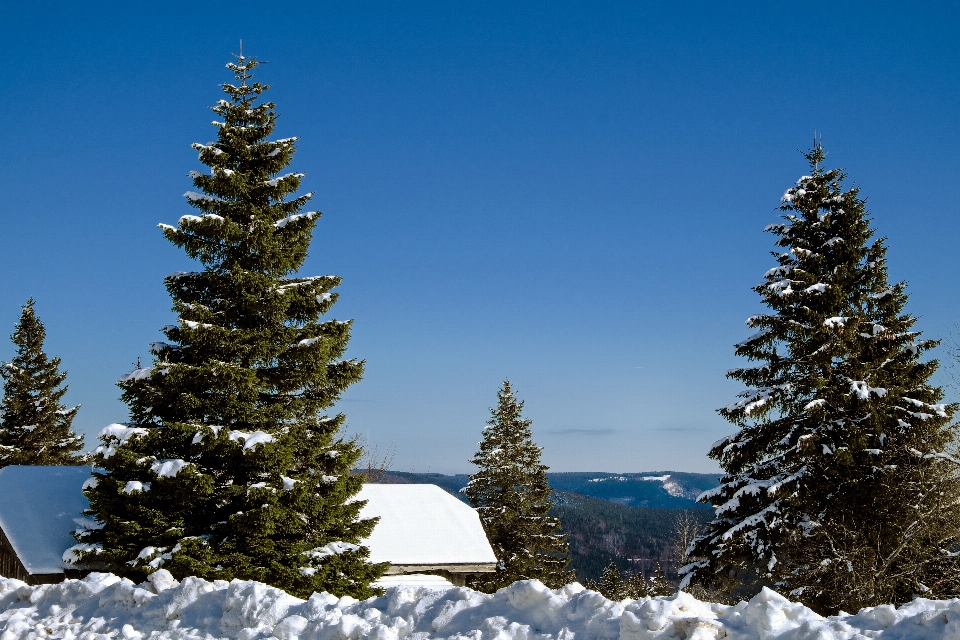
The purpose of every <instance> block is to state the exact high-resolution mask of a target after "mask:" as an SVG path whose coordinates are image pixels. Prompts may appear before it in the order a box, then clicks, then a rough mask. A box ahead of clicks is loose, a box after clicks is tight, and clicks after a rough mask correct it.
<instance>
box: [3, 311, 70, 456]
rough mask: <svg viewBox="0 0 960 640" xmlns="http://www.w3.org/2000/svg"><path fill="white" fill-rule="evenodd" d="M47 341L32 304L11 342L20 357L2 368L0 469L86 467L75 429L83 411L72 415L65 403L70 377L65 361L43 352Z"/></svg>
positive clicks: (45, 333)
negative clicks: (63, 366) (62, 366)
mask: <svg viewBox="0 0 960 640" xmlns="http://www.w3.org/2000/svg"><path fill="white" fill-rule="evenodd" d="M46 335H47V332H46V330H45V329H44V327H43V323H42V322H40V319H39V318H38V317H37V316H36V314H35V313H34V311H33V299H32V298H31V299H30V300H27V304H26V305H24V306H23V310H22V312H21V314H20V321H19V322H18V323H17V326H16V330H15V331H14V333H13V335H12V336H10V338H11V340H13V343H14V344H15V345H17V355H16V356H15V357H14V358H13V360H11V361H10V362H5V363H3V364H2V365H0V377H2V378H3V400H2V401H0V467H5V466H7V465H11V464H21V465H64V464H65V465H76V464H84V463H85V462H86V459H85V458H83V457H82V456H79V457H78V456H77V455H76V453H77V452H78V451H80V449H81V448H82V447H83V437H82V436H78V435H77V434H76V433H74V432H73V431H72V430H71V429H70V426H71V424H72V423H73V418H74V416H76V415H77V410H79V409H80V407H79V405H78V406H76V407H73V408H71V409H67V408H66V407H65V406H63V405H62V404H61V403H60V399H61V398H63V394H65V393H66V392H67V387H66V386H61V385H62V384H63V381H64V380H66V379H67V372H66V371H64V372H62V373H61V372H60V358H52V359H47V354H46V353H44V352H43V340H44V338H46Z"/></svg>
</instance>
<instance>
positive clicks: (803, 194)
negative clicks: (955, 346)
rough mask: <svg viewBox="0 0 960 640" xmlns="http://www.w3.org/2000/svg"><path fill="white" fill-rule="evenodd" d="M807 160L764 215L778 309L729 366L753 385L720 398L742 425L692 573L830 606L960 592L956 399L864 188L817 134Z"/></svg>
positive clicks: (726, 446) (767, 283)
mask: <svg viewBox="0 0 960 640" xmlns="http://www.w3.org/2000/svg"><path fill="white" fill-rule="evenodd" d="M807 159H808V160H809V162H810V166H811V169H812V175H811V176H804V177H802V178H801V179H800V180H799V181H798V183H797V185H796V186H795V187H792V188H791V189H789V190H788V191H787V192H786V194H785V195H784V199H783V205H782V206H781V210H782V211H784V212H785V215H784V219H785V222H784V223H781V224H776V225H771V226H770V227H768V230H769V231H771V232H773V233H774V234H775V235H776V236H777V238H778V239H777V245H778V246H779V247H781V248H783V249H785V250H786V251H785V252H783V253H774V254H773V255H774V256H775V257H776V259H777V263H778V265H777V266H776V267H775V268H773V269H771V270H770V271H768V272H767V274H766V275H765V277H764V281H763V282H761V283H760V284H759V285H757V286H756V287H755V288H754V290H755V291H756V292H757V293H758V294H760V296H761V297H762V299H763V302H764V304H766V305H767V306H768V307H769V308H770V310H771V313H764V314H760V315H755V316H753V317H751V318H750V319H749V320H748V321H747V324H748V325H750V326H751V327H754V328H756V329H758V333H756V335H754V336H753V337H751V338H749V339H747V340H746V341H744V342H742V343H741V344H739V345H737V355H739V356H743V357H746V358H748V359H749V360H752V361H757V362H759V364H758V365H757V366H751V367H745V368H739V369H734V370H733V371H730V372H729V373H728V375H729V377H731V378H733V379H735V380H739V381H741V382H743V383H744V384H746V385H747V386H748V387H749V388H748V389H747V390H746V391H745V392H743V393H742V394H741V399H740V400H739V401H738V402H736V403H734V404H732V405H730V406H728V407H726V408H724V409H721V410H720V413H721V414H722V415H723V416H724V417H725V418H727V419H728V420H730V421H731V422H732V423H734V424H735V425H736V426H737V427H738V429H739V430H738V431H737V432H736V433H734V434H733V435H731V436H729V437H727V438H724V439H723V440H721V441H720V442H718V443H717V444H715V445H714V447H713V449H712V450H711V452H710V455H711V457H712V458H714V459H715V460H718V461H719V462H720V463H721V465H722V466H723V468H724V470H725V471H726V475H725V476H724V478H723V480H722V484H721V486H720V487H718V488H717V489H715V490H713V491H711V492H709V493H708V494H707V499H708V500H709V502H710V503H711V504H712V505H713V506H714V507H715V509H716V514H715V519H714V520H713V522H712V523H711V524H710V525H709V526H708V529H707V531H706V533H705V534H704V535H703V536H701V537H700V538H698V540H697V542H696V543H695V545H694V547H693V549H692V553H691V556H692V559H693V561H692V562H691V563H690V564H688V565H687V567H686V568H685V569H684V571H685V572H686V573H687V576H688V578H687V579H690V578H693V579H695V580H696V581H698V582H700V583H701V584H705V585H707V586H712V587H716V588H729V587H732V586H734V585H733V584H732V583H735V582H737V581H751V580H752V581H754V582H755V584H758V585H759V584H770V585H772V586H774V587H775V588H777V589H779V590H781V591H783V592H785V593H787V594H789V595H790V596H791V597H792V598H795V599H798V600H800V601H801V602H803V603H804V604H807V605H808V606H810V607H812V608H813V609H815V610H816V611H818V612H821V613H835V612H836V611H838V610H840V609H844V610H847V611H857V610H858V609H859V608H861V607H865V606H872V605H879V604H884V603H893V604H899V603H903V602H906V601H909V600H910V599H912V598H913V597H914V595H915V594H923V595H927V596H929V597H953V596H956V595H960V559H958V557H957V556H956V554H955V553H953V552H954V551H956V548H957V546H958V544H960V484H958V473H957V470H958V469H957V463H956V460H955V459H954V458H953V457H952V456H951V455H949V454H950V453H951V452H952V451H953V450H954V449H955V447H956V439H955V435H956V434H955V431H954V427H953V426H952V425H951V417H952V416H953V414H954V411H955V409H956V407H955V406H953V405H944V404H939V402H940V400H941V398H942V392H941V390H940V389H939V388H937V387H934V386H932V385H931V384H930V383H929V380H930V376H931V375H932V374H933V373H934V371H935V370H936V368H937V362H936V361H935V360H930V361H926V362H922V361H921V360H920V358H921V356H922V355H923V354H924V352H925V351H927V350H928V349H930V348H932V347H934V346H935V345H936V344H937V343H936V342H933V341H930V340H923V339H921V338H920V333H919V332H917V331H914V330H913V325H914V323H915V319H914V318H913V317H912V316H910V315H908V314H906V313H905V312H904V306H905V304H906V302H907V295H906V293H905V285H904V284H903V283H899V284H892V285H891V284H890V283H888V281H887V264H886V251H887V250H886V246H885V243H884V240H883V239H879V240H872V239H871V238H872V235H873V231H872V229H871V228H870V221H869V219H868V217H867V213H866V208H865V203H864V201H863V199H862V198H860V196H859V193H858V190H857V189H849V190H846V191H844V190H843V188H842V184H841V183H842V181H843V179H844V177H845V176H844V174H843V173H842V172H841V171H838V170H830V171H827V170H824V169H822V168H821V166H820V164H821V162H822V161H823V159H824V154H823V151H822V149H821V148H820V147H819V146H818V147H817V148H815V149H814V150H813V151H811V152H810V153H809V154H807Z"/></svg>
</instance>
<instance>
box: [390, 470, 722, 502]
mask: <svg viewBox="0 0 960 640" xmlns="http://www.w3.org/2000/svg"><path fill="white" fill-rule="evenodd" d="M547 478H548V479H549V481H550V486H551V488H553V489H554V490H557V491H569V492H571V493H579V494H581V495H585V496H591V497H594V498H600V499H601V500H607V501H609V502H616V503H618V504H623V505H629V506H632V507H655V508H660V509H697V508H699V509H709V506H706V505H702V504H699V503H697V502H696V500H697V496H698V495H700V494H701V493H702V492H704V491H706V490H707V489H712V488H713V487H716V486H717V485H718V484H720V476H719V475H716V474H710V473H678V472H674V471H657V472H649V473H592V472H580V471H578V472H575V473H548V474H547ZM469 480H470V476H468V475H466V474H458V475H451V476H448V475H443V474H442V473H411V472H407V471H389V472H387V473H386V474H384V476H383V478H382V479H380V480H377V482H412V483H428V484H435V485H437V486H440V487H443V488H444V489H446V490H447V491H449V492H450V493H452V494H454V495H457V496H459V497H460V498H461V499H464V498H463V495H462V494H460V493H459V491H460V489H462V488H463V487H464V486H466V484H467V481H469Z"/></svg>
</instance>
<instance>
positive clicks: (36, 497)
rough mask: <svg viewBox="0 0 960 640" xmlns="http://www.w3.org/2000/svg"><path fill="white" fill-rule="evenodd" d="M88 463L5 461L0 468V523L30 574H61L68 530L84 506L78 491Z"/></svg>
mask: <svg viewBox="0 0 960 640" xmlns="http://www.w3.org/2000/svg"><path fill="white" fill-rule="evenodd" d="M88 478H90V467H28V466H10V467H4V468H3V469H0V527H2V528H3V533H4V534H5V535H6V536H7V540H9V541H10V544H11V545H12V546H13V549H14V551H16V552H17V556H18V557H19V558H20V561H21V562H22V563H23V566H24V568H25V569H26V570H27V571H28V572H29V573H31V574H33V575H41V574H47V573H63V565H62V564H61V562H62V560H61V558H62V557H63V551H64V549H67V548H68V547H71V546H73V545H74V544H76V542H77V541H76V540H74V539H73V536H71V535H70V532H71V531H73V530H74V529H76V528H77V523H76V521H75V519H80V518H81V517H82V516H81V513H80V512H81V511H83V510H84V509H86V508H87V499H86V498H85V497H84V495H83V493H82V492H81V490H80V487H82V486H83V483H84V482H85V481H86V480H87V479H88Z"/></svg>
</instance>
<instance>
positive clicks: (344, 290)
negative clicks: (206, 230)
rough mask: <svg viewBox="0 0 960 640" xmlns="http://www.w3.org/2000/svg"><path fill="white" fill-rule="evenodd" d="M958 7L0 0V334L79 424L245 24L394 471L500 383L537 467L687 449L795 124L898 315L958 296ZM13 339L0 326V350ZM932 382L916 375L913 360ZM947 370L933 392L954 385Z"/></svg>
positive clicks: (153, 276)
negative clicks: (867, 241) (881, 238)
mask: <svg viewBox="0 0 960 640" xmlns="http://www.w3.org/2000/svg"><path fill="white" fill-rule="evenodd" d="M958 18H960V15H958V8H957V5H956V4H954V3H946V2H944V3H879V2H863V3H845V2H842V3H838V2H829V3H811V2H779V3H760V2H756V3H708V2H659V3H638V2H623V3H614V2H609V3H601V2H582V3H576V4H574V3H558V2H547V3H526V2H519V3H518V2H509V3H502V4H501V3H493V2H476V3H450V2H442V3H433V4H431V3H427V2H417V3H413V2H407V3H401V2H384V3H345V2H338V3H332V2H330V3H324V2H300V3H293V2H284V3H278V2H273V3H267V2H259V3H256V2H243V1H232V2H190V3H181V2H163V3H149V4H146V3H131V2H124V3H108V2H104V3H42V4H39V5H38V4H35V3H34V4H31V3H11V4H10V5H6V6H5V7H4V9H3V20H2V21H0V50H2V51H3V68H2V70H0V87H2V93H0V95H2V100H0V121H2V123H3V126H2V127H0V149H2V155H0V261H2V262H0V264H2V275H0V334H2V335H6V334H9V333H10V332H12V329H13V324H14V323H15V322H16V320H17V317H18V314H19V310H20V305H21V304H23V302H24V301H25V300H26V299H27V298H28V297H29V296H33V297H34V298H36V300H37V304H36V308H37V311H38V314H39V315H40V317H41V319H42V320H43V321H44V322H45V323H46V326H47V331H48V339H47V347H48V353H50V354H53V355H59V356H60V357H61V358H63V365H64V367H65V369H67V370H68V371H69V377H68V382H69V384H70V391H69V394H68V400H69V401H70V402H73V403H83V408H82V409H81V410H80V413H79V415H78V417H77V420H76V422H75V424H76V426H77V427H79V428H80V429H81V430H82V431H83V432H84V433H85V434H87V437H88V445H90V444H92V441H93V435H94V434H95V433H96V432H97V431H98V430H99V429H100V428H101V427H102V426H104V425H106V424H108V423H110V422H114V421H123V420H124V419H125V418H126V415H127V414H126V408H125V406H124V405H122V404H121V403H120V402H119V401H118V400H117V397H118V395H119V390H118V389H117V388H116V387H115V386H114V382H115V380H116V379H117V377H118V376H120V375H121V374H123V373H124V372H126V371H128V370H129V369H130V368H131V363H133V362H134V361H135V360H136V359H137V358H138V357H141V358H143V359H144V360H145V361H148V360H149V355H148V353H147V346H148V344H149V342H151V341H153V340H156V339H158V338H159V337H160V334H159V333H158V329H159V327H161V326H163V325H165V324H168V323H170V322H171V321H172V319H173V317H172V314H171V312H170V301H169V299H168V297H167V294H166V291H165V290H164V288H163V283H162V278H163V276H164V275H165V274H167V273H169V272H171V271H176V270H182V269H189V268H191V264H190V263H189V262H188V261H187V260H186V258H185V257H184V256H183V255H182V254H181V253H180V252H179V251H178V250H177V249H175V248H174V247H173V246H172V245H170V244H169V243H167V242H166V241H165V240H164V239H163V237H162V235H161V234H160V231H159V230H158V229H157V228H156V225H157V223H159V222H167V223H174V222H176V220H177V219H178V218H179V217H180V216H181V215H183V214H185V213H190V212H191V209H190V208H189V207H188V206H187V204H186V202H185V201H184V199H183V197H182V195H181V194H183V192H184V191H186V190H187V189H188V188H190V181H189V179H188V178H187V177H186V174H187V172H188V171H189V170H191V169H199V168H201V167H200V166H199V165H198V163H197V161H196V153H195V152H194V151H193V150H192V149H191V148H190V146H189V145H190V143H191V142H206V141H208V140H211V139H213V138H215V135H216V134H215V130H214V129H213V127H211V126H210V124H209V123H210V121H211V120H212V119H213V114H212V113H211V112H209V111H208V110H207V109H206V107H207V106H208V105H211V104H213V103H214V102H215V101H216V100H217V99H219V97H220V94H219V90H218V87H217V84H218V83H220V82H223V81H226V80H228V79H229V78H228V74H227V71H226V69H225V68H224V64H225V63H226V62H227V61H228V60H229V53H230V52H236V51H237V48H238V41H239V40H240V39H241V38H243V41H244V51H245V52H246V53H249V54H253V55H256V56H258V57H259V58H260V59H261V60H266V61H269V64H267V65H265V66H264V67H262V68H261V70H260V74H259V78H260V79H261V80H263V81H266V82H269V83H272V84H273V89H272V90H271V91H270V93H269V96H270V98H271V99H273V100H274V101H275V102H276V103H277V105H278V109H279V111H280V113H281V114H282V117H281V119H280V124H279V130H278V135H279V136H281V137H282V136H290V135H298V136H302V141H301V143H300V145H299V152H298V154H297V158H296V160H295V163H294V165H293V168H294V169H296V170H299V171H304V172H306V174H307V177H306V179H305V181H304V185H305V188H306V189H308V190H313V191H316V192H317V196H316V198H315V199H314V204H316V206H317V207H318V208H319V209H320V210H321V211H323V212H324V217H323V219H322V220H321V221H320V222H319V225H318V229H317V233H316V235H315V239H314V243H313V245H312V250H311V255H310V258H309V260H308V262H307V264H306V266H305V268H304V270H303V273H304V274H306V275H316V274H326V273H333V274H338V275H341V276H342V277H343V279H344V280H343V285H342V287H341V288H340V293H341V297H340V302H339V303H338V304H337V306H336V307H335V308H334V311H333V314H332V316H333V317H337V318H340V319H343V318H354V319H355V321H356V322H355V329H354V337H353V340H352V342H351V348H350V355H351V356H354V357H358V358H364V359H366V360H367V374H366V377H365V379H364V380H363V381H362V382H360V383H359V384H357V385H355V386H354V387H353V388H351V389H350V391H349V392H348V393H347V394H346V396H345V398H344V400H343V401H342V402H341V404H340V408H341V410H343V411H344V412H346V414H347V415H348V418H349V431H350V432H357V433H362V434H364V435H365V436H366V437H367V438H368V440H369V441H370V442H371V443H372V444H373V445H376V446H378V447H379V449H380V451H381V452H385V451H389V450H393V451H394V452H395V458H394V467H395V468H398V469H404V470H415V471H439V472H461V471H468V470H470V468H471V467H470V465H469V464H468V462H467V460H468V458H469V457H470V456H471V455H472V454H473V452H474V450H475V448H476V442H477V440H478V439H479V436H480V431H481V429H482V427H483V424H484V422H485V420H486V419H487V417H488V411H487V409H488V407H490V406H491V405H492V404H494V402H495V400H496V391H497V388H498V386H499V384H500V382H501V381H502V380H503V378H504V377H509V378H510V379H511V381H512V382H513V383H514V385H515V386H516V388H517V390H518V392H519V394H520V396H521V397H522V398H524V399H525V400H526V414H527V416H528V417H530V418H531V419H533V421H534V424H533V428H534V436H535V438H536V440H537V442H538V443H539V444H540V445H542V446H543V447H544V460H545V462H546V463H547V464H549V465H551V466H552V467H553V468H554V469H555V470H608V471H639V470H655V469H676V470H687V471H711V470H714V469H716V467H715V465H714V463H713V462H712V461H710V460H709V459H708V458H706V452H707V450H708V448H709V446H710V444H711V443H712V442H713V441H715V440H716V439H718V438H719V437H721V436H723V435H725V434H726V433H728V432H730V431H731V426H730V425H728V424H727V423H725V422H724V421H723V420H722V419H721V418H719V417H718V416H717V415H716V413H715V410H716V408H717V407H720V406H722V405H724V404H727V403H728V402H730V401H731V400H732V398H733V396H734V395H735V393H736V392H737V391H738V390H739V387H738V385H737V384H735V383H733V382H730V381H727V380H726V379H725V378H724V371H725V370H727V369H728V368H730V367H732V366H735V365H736V364H737V360H736V359H735V358H734V356H733V344H734V343H735V342H737V341H739V340H742V339H743V338H744V337H746V336H747V335H748V334H749V330H748V328H747V327H746V326H745V325H744V324H743V320H744V319H745V318H746V317H747V316H749V315H751V314H753V313H756V312H757V311H759V310H760V309H761V307H760V305H759V301H758V298H757V296H756V294H754V293H753V292H752V291H751V290H750V287H751V286H752V285H754V284H755V283H757V282H758V281H759V280H760V278H761V275H762V274H763V272H764V271H765V270H766V269H767V268H768V267H769V266H771V265H772V259H771V258H770V256H769V254H768V252H769V251H770V250H771V249H772V248H773V245H772V242H771V240H772V238H771V236H770V235H769V234H764V233H763V232H762V229H763V227H764V226H765V225H766V224H768V223H770V222H773V221H775V220H776V219H777V216H778V215H779V214H778V212H777V211H776V206H777V204H778V202H779V198H780V196H781V194H782V193H783V191H784V190H785V189H786V188H787V187H788V186H789V185H790V184H791V183H792V182H793V181H795V180H796V179H797V178H798V177H799V176H800V175H801V174H802V173H803V172H804V170H805V168H806V167H805V164H804V162H803V159H802V157H801V156H800V154H799V153H798V149H806V148H808V147H809V146H810V144H811V142H812V139H813V132H814V130H817V131H821V132H823V141H824V145H825V146H826V147H827V149H828V150H829V151H830V156H829V163H828V164H830V165H832V166H842V167H846V168H847V170H848V171H849V173H850V178H851V182H856V183H857V184H859V185H860V186H861V187H862V190H863V194H864V195H865V196H866V197H867V198H868V202H869V205H870V208H871V211H872V214H873V216H874V220H875V223H874V224H875V227H876V229H877V230H878V233H879V234H880V235H885V236H887V237H889V239H890V240H889V244H890V270H891V277H892V279H894V280H906V281H908V282H909V292H910V293H911V294H912V297H911V301H910V304H909V307H908V309H909V310H910V311H911V312H912V313H914V314H916V315H918V316H920V322H919V328H920V329H922V330H923V331H924V332H925V333H926V334H927V335H928V336H932V337H939V336H945V335H946V334H947V332H948V330H949V329H950V327H951V326H952V325H953V324H954V323H955V322H956V321H957V319H958V318H960V298H958V292H960V286H958V276H960V266H958V259H957V251H956V246H957V242H958V239H960V216H958V202H960V198H958V196H960V193H958V192H960V180H958V177H960V176H958V172H960V118H958V116H960V109H958V107H960V102H958V98H960V39H958V38H957V37H956V32H957V28H958V27H960V20H958ZM12 353H13V347H12V345H11V344H10V343H9V342H6V341H5V340H4V341H2V342H0V359H9V358H10V357H11V356H12ZM942 379H943V380H945V379H946V376H943V378H942ZM953 395H956V394H953Z"/></svg>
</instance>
